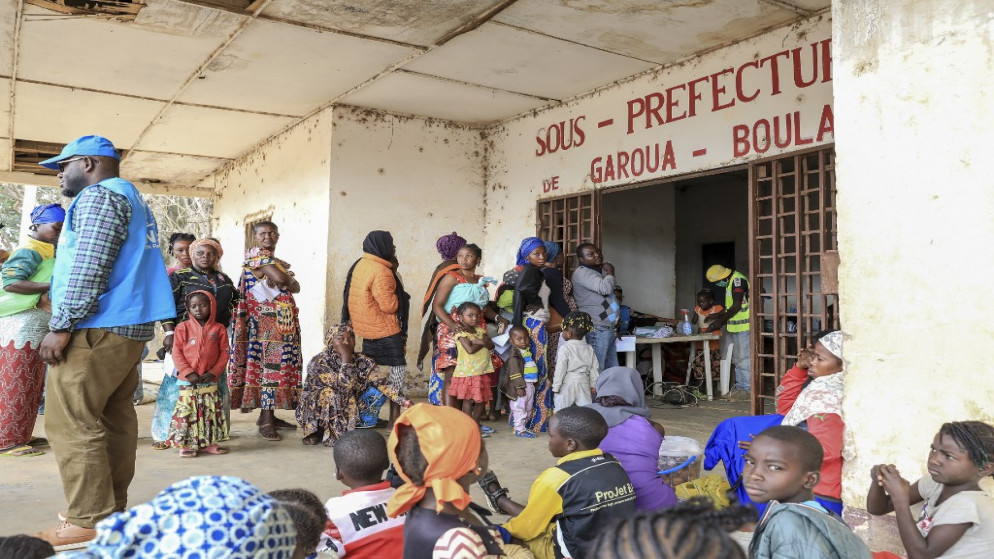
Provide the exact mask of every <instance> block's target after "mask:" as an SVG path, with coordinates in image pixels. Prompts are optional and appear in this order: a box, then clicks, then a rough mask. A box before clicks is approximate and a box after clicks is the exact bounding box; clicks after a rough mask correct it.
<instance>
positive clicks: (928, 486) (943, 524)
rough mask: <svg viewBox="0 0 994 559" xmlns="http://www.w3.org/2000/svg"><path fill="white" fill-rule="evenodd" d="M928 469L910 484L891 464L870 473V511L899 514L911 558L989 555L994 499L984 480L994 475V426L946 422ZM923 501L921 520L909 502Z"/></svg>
mask: <svg viewBox="0 0 994 559" xmlns="http://www.w3.org/2000/svg"><path fill="white" fill-rule="evenodd" d="M927 464H928V473H929V475H928V476H927V477H923V478H921V479H919V480H918V481H916V482H914V483H913V484H911V485H908V481H907V480H905V479H904V478H902V477H901V474H900V472H898V471H897V468H896V467H894V465H893V464H879V465H876V466H874V467H873V469H872V470H871V473H870V477H871V479H872V484H871V485H870V491H869V493H868V494H867V496H866V510H867V511H868V512H869V513H870V514H887V513H889V512H891V511H893V512H894V513H895V514H896V516H897V528H898V531H899V532H900V534H901V543H903V544H904V548H905V550H906V551H907V553H908V557H909V558H910V559H918V558H919V557H957V558H971V557H976V558H978V559H979V558H981V557H990V556H991V553H992V550H994V501H992V500H991V498H990V496H989V495H988V494H987V493H986V492H985V491H983V490H982V489H981V488H980V480H982V479H983V478H985V477H987V476H990V475H994V427H992V426H991V425H988V424H986V423H983V422H980V421H957V422H953V423H946V424H945V425H943V426H942V428H941V429H939V432H938V434H936V435H935V438H934V439H933V440H932V447H931V450H929V453H928V461H927ZM922 501H925V506H924V507H923V508H922V511H921V514H920V515H919V516H918V522H917V523H916V522H915V519H914V517H913V516H911V509H910V507H911V505H914V504H916V503H920V502H922Z"/></svg>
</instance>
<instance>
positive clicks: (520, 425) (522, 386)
mask: <svg viewBox="0 0 994 559" xmlns="http://www.w3.org/2000/svg"><path fill="white" fill-rule="evenodd" d="M508 334H509V336H510V338H511V346H512V347H511V355H510V357H508V359H507V363H505V364H504V366H505V368H506V369H505V371H504V372H505V375H506V379H505V381H504V387H503V390H504V394H506V395H507V398H508V400H510V401H511V423H512V424H513V425H514V436H516V437H520V438H522V439H534V438H535V433H533V432H531V431H529V430H528V428H527V427H526V424H527V423H528V418H529V417H531V414H532V408H533V407H534V405H535V383H537V382H538V365H536V364H535V359H534V358H533V357H532V352H531V343H530V342H531V339H530V338H529V337H528V329H527V328H525V327H524V326H512V327H511V329H510V330H509V331H508Z"/></svg>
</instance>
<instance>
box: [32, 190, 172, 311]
mask: <svg viewBox="0 0 994 559" xmlns="http://www.w3.org/2000/svg"><path fill="white" fill-rule="evenodd" d="M97 184H99V185H100V186H102V187H104V188H106V189H108V190H110V191H112V192H115V193H117V194H120V195H121V196H124V197H125V198H127V199H128V202H130V203H131V221H130V222H129V223H128V236H127V238H125V239H124V244H122V245H121V251H120V252H119V253H118V255H117V260H115V261H114V265H113V267H112V268H111V272H110V279H109V280H108V282H107V287H106V289H105V291H104V292H103V293H101V294H100V297H99V299H98V301H97V308H96V310H95V311H94V312H93V313H92V314H91V315H89V316H87V317H86V318H84V319H83V320H81V321H79V322H78V323H77V324H76V328H77V329H78V328H112V327H115V326H131V325H134V324H144V323H146V322H154V321H156V320H163V319H166V318H172V317H173V316H174V315H175V314H176V306H175V304H174V303H173V294H172V289H171V287H170V284H169V277H168V276H167V275H166V265H165V262H163V260H162V253H160V252H159V228H158V226H157V225H156V223H155V217H154V216H153V215H152V211H151V210H149V209H148V206H147V205H145V201H144V200H143V199H142V197H141V195H140V194H139V193H138V190H137V189H135V187H134V185H132V184H131V183H130V182H128V181H126V180H124V179H121V178H116V177H115V178H111V179H105V180H103V181H100V182H99V183H97ZM87 188H92V186H89V187H87ZM83 192H86V189H83V191H82V192H80V194H79V195H77V196H76V198H75V199H74V200H73V202H72V204H70V205H69V209H68V210H66V221H65V225H64V227H63V229H62V235H61V237H59V247H58V251H57V252H56V258H55V271H54V273H53V274H52V309H53V310H54V311H55V312H58V308H59V306H60V305H61V303H62V301H63V300H64V299H65V297H66V289H67V288H68V286H69V273H70V270H71V268H72V263H73V260H75V257H76V245H77V242H78V236H77V234H76V231H75V230H74V229H73V227H72V223H73V212H74V211H75V209H76V202H78V201H79V198H80V196H82V195H83Z"/></svg>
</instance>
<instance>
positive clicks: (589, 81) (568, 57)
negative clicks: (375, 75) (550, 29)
mask: <svg viewBox="0 0 994 559" xmlns="http://www.w3.org/2000/svg"><path fill="white" fill-rule="evenodd" d="M536 53H541V56H536ZM655 66H656V64H653V63H650V62H642V61H640V60H635V59H632V58H627V57H624V56H621V55H618V54H613V53H609V52H604V51H602V50H598V49H594V48H590V47H585V46H582V45H577V44H574V43H568V42H566V41H560V40H557V39H553V38H552V37H548V36H545V35H540V34H538V33H533V32H531V31H526V30H523V29H518V28H515V27H509V26H507V25H501V24H494V23H488V24H485V25H483V26H481V27H479V28H478V29H476V30H474V31H471V32H469V33H466V34H465V35H460V36H459V37H456V38H455V39H453V40H452V41H451V42H449V43H446V45H445V47H443V48H440V49H436V50H433V51H431V52H429V53H427V54H425V55H423V56H421V57H418V58H417V59H416V60H414V61H412V62H411V63H409V64H407V65H405V66H404V69H405V70H413V71H415V72H420V73H424V74H432V75H435V76H442V77H445V78H449V79H453V80H458V81H464V82H469V83H474V84H479V85H486V86H490V87H494V88H497V89H504V90H508V91H514V92H518V93H527V94H529V95H537V96H540V97H547V98H551V99H566V98H569V97H573V96H575V95H578V94H580V93H584V92H586V91H589V90H591V89H594V88H596V87H597V86H600V85H603V84H605V83H610V82H613V81H615V80H618V79H621V78H626V77H628V76H631V75H633V74H637V73H639V72H643V71H645V70H649V69H650V68H654V67H655Z"/></svg>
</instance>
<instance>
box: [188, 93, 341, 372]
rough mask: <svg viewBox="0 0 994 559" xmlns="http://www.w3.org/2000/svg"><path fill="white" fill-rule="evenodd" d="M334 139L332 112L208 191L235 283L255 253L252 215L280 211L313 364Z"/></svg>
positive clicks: (278, 140)
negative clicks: (249, 230) (248, 236)
mask: <svg viewBox="0 0 994 559" xmlns="http://www.w3.org/2000/svg"><path fill="white" fill-rule="evenodd" d="M331 135H332V121H331V111H330V110H326V111H323V112H321V113H319V114H317V115H315V116H313V117H311V118H310V119H308V120H306V121H304V122H302V123H301V124H299V125H297V126H296V127H294V128H292V129H290V130H289V131H287V132H285V133H283V134H281V135H279V136H277V137H275V138H274V139H272V140H269V141H267V142H265V143H263V144H261V145H260V146H258V147H257V148H256V149H254V150H252V151H251V152H250V153H249V154H248V155H246V156H245V157H243V158H241V159H239V160H238V161H236V162H235V163H234V164H233V165H232V166H231V167H230V168H227V169H224V170H222V171H220V172H218V173H215V174H213V175H211V176H209V177H207V178H206V179H205V180H204V182H203V183H201V185H200V186H201V187H209V188H212V189H214V191H215V192H216V193H217V197H216V198H215V202H214V219H215V224H214V236H215V237H217V238H218V239H220V241H221V245H222V246H223V247H224V250H225V253H224V258H223V259H222V266H223V267H224V270H225V272H227V273H228V274H229V275H231V276H232V279H233V280H234V281H235V282H237V281H238V278H239V275H240V273H241V264H242V257H243V256H244V253H245V250H246V248H247V247H246V246H245V219H246V217H247V216H253V217H255V216H257V215H258V214H259V213H261V212H267V211H271V212H272V221H273V222H274V223H276V224H277V226H279V230H280V242H279V244H278V245H277V247H276V256H278V257H279V258H281V259H283V260H286V261H287V262H289V263H290V265H291V271H293V272H294V273H295V274H296V277H297V279H298V281H300V293H299V294H297V295H296V300H297V306H298V307H299V308H300V329H301V336H302V351H303V358H304V365H305V366H306V364H307V361H308V360H310V358H311V357H312V356H313V355H314V354H316V353H318V352H319V351H321V349H322V347H323V343H324V323H325V313H324V309H325V307H326V275H327V274H326V262H327V260H328V221H329V220H328V215H329V214H328V207H329V202H328V192H329V191H328V184H329V177H330V168H331V159H330V153H331ZM255 219H258V217H255Z"/></svg>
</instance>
